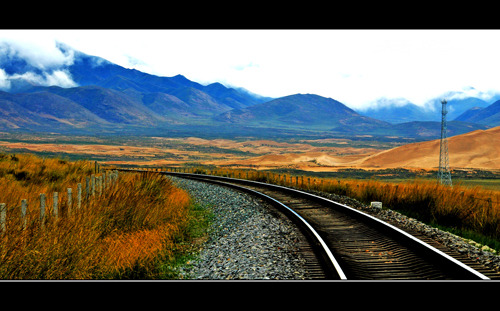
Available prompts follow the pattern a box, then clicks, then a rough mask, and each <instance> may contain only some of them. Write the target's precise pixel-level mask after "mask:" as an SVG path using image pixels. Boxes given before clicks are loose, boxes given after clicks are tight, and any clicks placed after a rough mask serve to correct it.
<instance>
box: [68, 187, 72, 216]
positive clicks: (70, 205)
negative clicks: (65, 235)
mask: <svg viewBox="0 0 500 311" xmlns="http://www.w3.org/2000/svg"><path fill="white" fill-rule="evenodd" d="M67 191H68V216H69V215H71V207H72V205H73V189H71V188H68V190H67Z"/></svg>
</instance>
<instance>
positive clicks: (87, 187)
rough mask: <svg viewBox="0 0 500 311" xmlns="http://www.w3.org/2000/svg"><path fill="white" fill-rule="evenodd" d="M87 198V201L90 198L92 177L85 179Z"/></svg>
mask: <svg viewBox="0 0 500 311" xmlns="http://www.w3.org/2000/svg"><path fill="white" fill-rule="evenodd" d="M85 196H86V197H87V200H88V199H89V197H90V177H88V176H87V177H85Z"/></svg>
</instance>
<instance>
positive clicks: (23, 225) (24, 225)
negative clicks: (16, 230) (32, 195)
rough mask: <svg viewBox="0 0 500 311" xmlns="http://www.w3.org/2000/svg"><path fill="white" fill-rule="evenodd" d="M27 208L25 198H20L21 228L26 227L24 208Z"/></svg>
mask: <svg viewBox="0 0 500 311" xmlns="http://www.w3.org/2000/svg"><path fill="white" fill-rule="evenodd" d="M27 209H28V201H27V200H26V199H22V200H21V229H22V230H24V229H26V224H27V219H26V210H27Z"/></svg>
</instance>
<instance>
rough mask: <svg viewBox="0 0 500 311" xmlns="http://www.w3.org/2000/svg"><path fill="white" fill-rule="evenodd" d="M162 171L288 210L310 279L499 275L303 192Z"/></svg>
mask: <svg viewBox="0 0 500 311" xmlns="http://www.w3.org/2000/svg"><path fill="white" fill-rule="evenodd" d="M122 170H124V171H127V169H122ZM133 171H137V170H133ZM139 171H141V170H139ZM160 173H161V174H166V175H172V176H177V177H182V178H189V179H194V180H199V181H204V182H210V183H214V184H219V185H223V186H228V187H232V188H236V189H238V190H240V191H244V192H249V193H252V194H254V195H256V196H259V197H260V198H261V199H263V200H265V201H267V202H268V203H270V204H271V205H272V206H274V207H275V208H276V209H278V210H279V211H281V212H283V213H284V214H286V215H287V216H288V217H290V219H292V220H293V221H294V222H295V223H296V224H297V225H298V226H299V227H300V228H301V231H302V232H303V234H304V236H305V237H306V240H307V242H308V243H305V241H304V243H302V245H301V246H300V248H301V250H302V252H303V253H304V257H305V258H306V259H307V261H308V268H309V269H310V271H311V273H310V274H311V277H312V279H332V280H488V279H491V278H490V277H491V276H496V277H497V275H498V274H497V273H496V272H495V271H493V270H490V269H487V268H486V267H484V266H481V265H479V264H476V263H474V262H473V261H471V260H468V258H466V257H465V256H462V255H461V254H459V253H456V254H455V253H453V251H450V250H449V249H447V248H445V247H444V246H442V245H440V244H439V243H437V242H435V241H433V240H431V239H429V238H427V237H425V236H421V235H420V236H419V234H418V233H416V232H408V231H406V230H403V229H400V228H398V227H396V226H394V225H391V224H388V223H386V222H384V221H381V220H379V219H377V218H375V217H373V216H370V215H368V214H365V213H363V212H360V211H359V210H356V209H354V208H351V207H349V206H346V205H343V204H340V203H337V202H334V201H331V200H329V199H326V198H323V197H320V196H316V195H313V194H310V193H307V192H303V191H300V190H296V189H293V188H288V187H283V186H278V185H273V184H267V183H260V182H255V181H250V180H244V179H235V178H228V177H220V176H212V175H201V174H189V173H175V172H166V171H161V172H160ZM415 236H418V238H417V237H415ZM308 245H309V246H308Z"/></svg>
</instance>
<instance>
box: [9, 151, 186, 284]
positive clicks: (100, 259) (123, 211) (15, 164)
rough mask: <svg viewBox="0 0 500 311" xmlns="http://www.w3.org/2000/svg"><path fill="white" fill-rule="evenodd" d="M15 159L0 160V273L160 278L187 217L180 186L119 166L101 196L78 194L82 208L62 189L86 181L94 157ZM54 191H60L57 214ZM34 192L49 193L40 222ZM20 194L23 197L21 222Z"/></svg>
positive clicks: (15, 276) (20, 276) (13, 275)
mask: <svg viewBox="0 0 500 311" xmlns="http://www.w3.org/2000/svg"><path fill="white" fill-rule="evenodd" d="M15 158H16V159H14V158H13V157H11V156H10V155H8V156H5V155H4V156H2V158H1V159H0V203H6V208H7V221H6V222H5V231H4V232H2V233H1V234H0V279H111V278H132V277H133V278H159V277H161V275H160V274H159V273H160V271H159V270H158V267H157V265H156V264H157V263H158V262H159V261H161V260H162V259H165V258H168V257H169V256H171V253H172V250H173V249H175V241H176V240H178V239H179V237H180V238H181V239H182V237H183V235H184V234H185V233H186V230H187V227H188V225H189V222H190V220H191V218H190V217H191V216H190V198H189V196H188V194H187V193H186V192H185V191H183V190H181V189H178V188H176V187H174V186H173V185H172V183H171V182H170V181H169V180H168V179H166V178H163V177H162V176H160V175H158V174H154V173H143V174H137V173H121V174H120V177H119V179H118V181H117V183H115V184H113V185H111V186H109V187H108V188H106V190H105V191H104V192H103V194H102V195H98V194H96V195H95V197H93V196H91V197H90V199H89V200H87V199H85V196H84V200H83V202H82V206H81V208H80V209H77V208H76V206H75V205H76V204H75V202H76V193H75V191H73V205H72V209H71V210H70V209H69V206H68V205H67V204H66V194H65V192H66V189H67V188H72V189H76V188H77V187H76V184H77V183H82V184H83V185H85V182H84V180H85V177H87V176H89V175H90V174H92V173H93V163H89V162H86V161H78V162H66V161H62V160H58V159H45V160H42V159H40V158H37V157H34V156H32V155H18V156H16V157H15ZM54 176H55V177H54ZM53 191H58V192H59V193H60V195H59V215H58V217H57V218H56V217H55V215H54V213H53V210H52V192H53ZM40 193H45V194H46V196H47V199H46V212H45V217H44V219H43V222H41V221H40V206H39V204H40V199H39V194H40ZM84 193H85V191H84ZM21 199H27V202H28V209H27V215H26V226H24V229H23V222H22V219H21V217H20V208H19V206H20V202H21Z"/></svg>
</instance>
